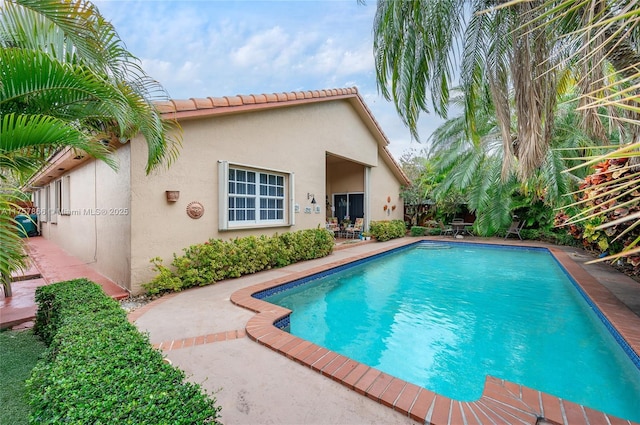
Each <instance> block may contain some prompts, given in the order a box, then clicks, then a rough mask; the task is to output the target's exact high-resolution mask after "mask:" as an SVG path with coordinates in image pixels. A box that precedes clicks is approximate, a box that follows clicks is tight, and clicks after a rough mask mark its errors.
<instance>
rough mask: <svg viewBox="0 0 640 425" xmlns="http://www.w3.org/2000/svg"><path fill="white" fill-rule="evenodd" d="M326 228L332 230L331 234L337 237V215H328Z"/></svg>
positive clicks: (338, 230) (338, 227)
mask: <svg viewBox="0 0 640 425" xmlns="http://www.w3.org/2000/svg"><path fill="white" fill-rule="evenodd" d="M326 226H327V230H329V231H331V232H333V235H334V236H336V237H338V236H339V233H340V224H339V223H338V217H329V219H328V220H327V224H326Z"/></svg>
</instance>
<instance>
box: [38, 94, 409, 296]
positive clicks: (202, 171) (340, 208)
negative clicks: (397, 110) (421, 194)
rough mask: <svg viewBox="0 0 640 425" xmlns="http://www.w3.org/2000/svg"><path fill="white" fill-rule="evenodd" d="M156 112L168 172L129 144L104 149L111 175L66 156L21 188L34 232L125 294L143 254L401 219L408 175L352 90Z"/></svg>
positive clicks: (184, 103) (226, 100) (192, 102)
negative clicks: (167, 137) (166, 132)
mask: <svg viewBox="0 0 640 425" xmlns="http://www.w3.org/2000/svg"><path fill="white" fill-rule="evenodd" d="M158 107H159V108H160V110H161V111H162V113H163V115H164V116H165V117H167V118H175V119H177V120H178V122H179V123H180V125H181V127H182V130H183V135H182V140H183V146H182V148H181V150H180V154H179V157H178V158H177V160H176V161H175V162H174V163H173V164H172V165H171V166H170V167H169V168H162V167H160V168H159V169H157V170H155V171H153V172H152V173H151V174H150V175H146V174H145V164H146V160H147V150H146V144H145V143H144V141H143V140H138V139H133V140H131V141H130V142H125V143H123V144H120V143H117V142H116V143H115V144H117V145H118V146H113V147H114V153H113V155H114V156H115V157H116V159H117V161H118V163H119V169H118V171H117V172H116V171H114V170H113V169H111V168H110V167H109V166H107V165H106V164H104V163H103V162H100V161H96V160H94V159H92V158H88V157H86V156H82V155H78V154H77V153H74V151H72V150H71V149H64V150H61V151H60V152H58V153H57V154H55V155H54V156H53V157H52V158H51V159H50V160H49V161H48V163H47V164H46V166H44V167H43V168H42V169H41V170H40V171H39V172H38V173H37V174H36V175H35V176H34V177H32V179H31V180H30V182H29V183H28V185H27V187H28V188H29V190H30V191H31V192H32V193H33V194H32V198H33V201H34V203H35V205H36V207H37V208H38V212H39V226H40V232H41V234H42V236H43V237H45V238H47V239H50V240H52V241H54V242H56V243H57V244H58V245H59V246H61V247H62V248H64V249H65V250H66V251H67V252H69V253H70V254H72V255H75V256H77V257H79V258H81V259H83V260H84V261H86V263H88V264H91V265H92V266H93V267H94V268H95V269H96V270H97V271H98V272H100V273H102V274H103V275H105V276H107V277H109V278H110V279H111V280H113V281H114V282H116V283H118V284H119V285H121V286H122V287H124V288H126V289H128V290H130V291H131V293H133V294H137V293H140V292H142V287H141V284H143V283H145V282H148V281H149V280H150V279H151V278H152V277H153V276H154V275H155V272H154V271H153V269H152V264H151V263H150V259H151V258H153V257H161V258H163V259H164V260H165V263H170V261H171V260H172V259H173V254H174V253H178V254H180V253H181V252H182V249H183V248H185V247H188V246H189V245H192V244H196V243H202V242H204V241H206V240H208V239H209V238H220V239H223V240H228V239H232V238H236V237H242V236H247V235H260V234H266V235H272V234H274V233H283V232H287V231H295V230H299V229H308V228H316V227H318V226H324V225H325V222H326V220H327V218H328V217H339V218H340V219H344V218H345V217H349V218H350V219H351V220H352V221H353V220H354V219H355V218H357V217H362V218H364V219H365V223H366V224H365V225H368V223H369V222H370V221H371V220H391V219H400V220H402V219H403V215H404V205H403V201H402V199H401V198H400V187H401V185H404V184H407V183H408V181H407V177H406V176H405V174H404V173H403V172H402V170H401V169H400V167H399V166H398V163H397V162H396V161H395V160H394V159H393V157H392V156H391V154H390V152H389V151H388V150H387V145H388V143H389V141H388V139H387V137H386V136H385V134H384V133H383V131H382V129H381V128H380V126H379V124H378V123H377V122H376V120H375V119H374V117H373V115H372V114H371V111H370V110H369V109H368V108H367V106H366V105H365V103H364V101H363V99H362V97H361V96H360V95H359V94H358V91H357V89H356V88H345V89H334V90H319V91H305V92H291V93H278V94H262V95H247V96H244V95H242V96H231V97H220V98H217V97H216V98H212V97H208V98H206V99H189V100H172V101H169V102H162V103H160V104H158ZM112 143H113V142H112Z"/></svg>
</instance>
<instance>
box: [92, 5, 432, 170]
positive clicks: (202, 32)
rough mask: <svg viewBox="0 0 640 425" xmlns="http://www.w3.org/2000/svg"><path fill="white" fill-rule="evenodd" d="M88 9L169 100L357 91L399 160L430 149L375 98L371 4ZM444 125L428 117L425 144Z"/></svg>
mask: <svg viewBox="0 0 640 425" xmlns="http://www.w3.org/2000/svg"><path fill="white" fill-rule="evenodd" d="M94 3H95V4H96V5H97V6H98V8H99V9H100V12H101V13H102V14H103V15H104V16H105V18H106V19H108V20H110V21H111V22H112V23H113V25H114V26H115V28H116V30H117V31H118V33H119V34H120V37H121V38H122V40H123V41H124V42H125V44H126V47H127V49H128V50H129V51H131V52H132V53H133V54H134V55H135V56H137V57H138V58H139V59H140V60H141V61H142V66H143V68H144V70H145V71H146V73H147V74H149V75H150V76H152V77H153V78H155V79H156V80H158V81H159V82H160V83H161V84H162V85H163V86H164V87H165V89H167V91H168V92H169V95H170V96H171V97H172V98H175V99H186V98H189V97H207V96H230V95H237V94H259V93H274V92H287V91H297V90H317V89H329V88H341V87H353V86H356V87H358V90H359V92H360V95H361V96H362V97H363V98H364V100H365V102H366V103H367V105H368V106H369V108H370V109H371V110H372V112H373V114H374V116H375V117H376V119H377V120H378V122H379V123H380V125H381V126H382V129H383V130H384V132H385V134H386V135H387V137H388V138H389V140H390V141H391V144H390V145H389V148H390V150H391V152H392V153H393V155H394V156H395V157H396V158H399V157H400V156H401V155H402V154H403V153H404V152H406V151H409V150H416V151H419V150H421V149H423V148H424V147H425V146H426V145H425V144H424V143H422V144H419V143H417V142H415V141H412V140H411V136H410V134H409V130H408V129H407V128H406V127H405V126H404V125H403V124H402V122H401V121H400V119H399V118H398V116H397V113H396V111H395V108H394V107H393V105H392V104H391V103H390V102H387V101H386V100H385V99H384V98H382V96H380V95H378V90H377V87H376V81H375V68H374V60H373V41H372V40H373V18H374V15H375V9H376V4H375V1H373V0H369V1H368V2H367V3H366V4H364V5H363V4H359V3H358V2H357V1H356V0H333V1H302V0H298V1H158V0H155V1H150V0H136V1H134V0H127V1H117V0H95V1H94ZM441 122H442V121H441V120H439V119H437V118H436V117H435V116H434V115H433V114H429V115H424V116H423V117H422V119H421V126H420V136H421V139H422V140H426V139H427V137H428V136H429V134H430V133H431V132H432V131H433V129H435V128H436V127H437V125H438V124H439V123H441Z"/></svg>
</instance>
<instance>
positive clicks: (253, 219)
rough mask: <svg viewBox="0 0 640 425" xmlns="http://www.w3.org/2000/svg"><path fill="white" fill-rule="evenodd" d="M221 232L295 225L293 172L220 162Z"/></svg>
mask: <svg viewBox="0 0 640 425" xmlns="http://www.w3.org/2000/svg"><path fill="white" fill-rule="evenodd" d="M218 173H219V174H218V176H219V184H220V187H219V193H220V211H219V217H220V220H219V221H220V223H219V227H220V229H221V230H226V229H232V228H241V227H254V226H263V227H264V226H282V225H290V224H293V214H292V211H291V208H292V204H293V202H292V200H291V194H292V193H293V173H290V172H286V171H276V170H267V169H263V168H257V167H251V166H246V165H240V164H230V163H229V162H227V161H220V162H219V169H218Z"/></svg>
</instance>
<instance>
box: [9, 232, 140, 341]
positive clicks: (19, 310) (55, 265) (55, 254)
mask: <svg viewBox="0 0 640 425" xmlns="http://www.w3.org/2000/svg"><path fill="white" fill-rule="evenodd" d="M25 243H26V244H27V251H28V254H29V258H30V260H31V264H30V267H29V269H28V270H26V271H24V272H22V273H19V274H17V275H16V276H14V279H15V281H14V282H13V283H12V290H13V296H11V297H5V296H4V294H2V295H1V297H0V329H5V328H14V329H16V328H19V327H29V326H30V325H32V321H33V319H34V318H35V313H36V304H35V290H36V288H37V287H39V286H43V285H48V284H51V283H55V282H62V281H65V280H71V279H78V278H81V277H85V278H87V279H89V280H91V281H93V282H96V283H97V284H99V285H100V286H102V289H103V290H104V292H105V293H106V294H107V295H109V296H111V297H113V298H115V299H122V298H126V297H128V296H129V293H128V292H127V291H126V290H125V289H123V288H121V287H119V286H118V285H117V284H116V283H114V282H113V281H111V280H109V279H108V278H106V277H104V276H103V275H101V274H100V273H98V272H97V271H95V270H94V269H92V268H91V266H90V265H89V264H86V263H84V262H82V261H80V260H79V259H78V258H76V257H74V256H72V255H70V254H68V253H67V252H65V251H64V250H63V249H62V248H60V247H59V246H58V245H56V244H55V243H53V242H51V241H49V240H47V239H45V238H43V237H33V238H28V239H25Z"/></svg>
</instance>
